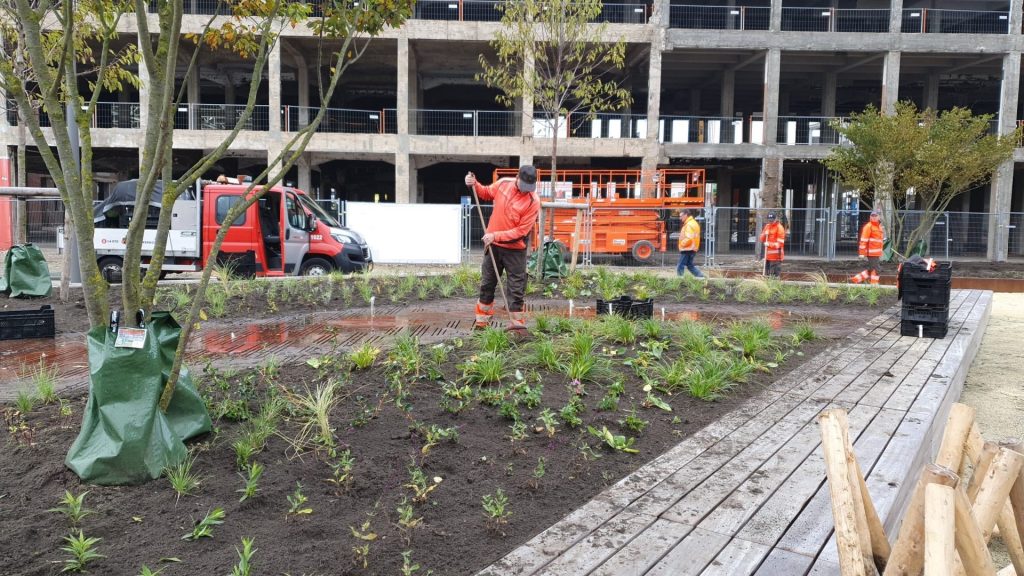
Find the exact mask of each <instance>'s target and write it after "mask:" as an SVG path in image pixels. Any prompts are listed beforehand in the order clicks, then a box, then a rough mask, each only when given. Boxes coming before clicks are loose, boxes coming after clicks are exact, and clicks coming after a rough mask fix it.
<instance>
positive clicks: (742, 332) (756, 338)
mask: <svg viewBox="0 0 1024 576" xmlns="http://www.w3.org/2000/svg"><path fill="white" fill-rule="evenodd" d="M729 337H730V338H732V339H733V340H734V341H735V342H736V345H737V347H738V348H739V349H738V352H741V353H742V354H743V356H744V357H746V358H756V357H757V356H758V355H759V354H760V353H761V351H763V350H765V349H768V348H770V347H772V346H773V343H772V328H771V326H769V325H768V323H767V322H765V321H763V320H752V321H749V322H734V323H733V324H732V326H730V328H729Z"/></svg>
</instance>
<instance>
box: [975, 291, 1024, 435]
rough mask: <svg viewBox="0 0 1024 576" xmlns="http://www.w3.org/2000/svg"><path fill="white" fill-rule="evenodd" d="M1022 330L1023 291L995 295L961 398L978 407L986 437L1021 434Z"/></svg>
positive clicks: (1023, 409) (1023, 420)
mask: <svg viewBox="0 0 1024 576" xmlns="http://www.w3.org/2000/svg"><path fill="white" fill-rule="evenodd" d="M1022 333H1024V294H1001V293H1000V294H995V296H994V298H993V300H992V318H991V320H990V321H989V324H988V329H987V330H986V331H985V338H984V340H982V342H981V350H980V351H979V352H978V356H977V357H976V358H975V360H974V363H973V364H972V365H971V370H970V372H969V373H968V374H967V384H966V385H965V386H964V392H963V396H962V397H961V400H960V401H961V402H963V403H964V404H968V405H970V406H973V407H974V408H975V410H977V416H976V418H977V421H978V426H979V428H980V429H981V432H982V434H983V435H984V436H985V438H986V439H992V440H997V439H999V438H1005V437H1007V436H1014V437H1018V438H1021V437H1024V386H1022V385H1021V371H1022V370H1024V355H1022V354H1021V334H1022Z"/></svg>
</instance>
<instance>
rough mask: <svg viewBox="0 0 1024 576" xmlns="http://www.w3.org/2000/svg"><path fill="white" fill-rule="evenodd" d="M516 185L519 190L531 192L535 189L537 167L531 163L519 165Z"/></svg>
mask: <svg viewBox="0 0 1024 576" xmlns="http://www.w3.org/2000/svg"><path fill="white" fill-rule="evenodd" d="M516 186H517V187H518V188H519V190H520V191H521V192H533V191H534V190H536V189H537V169H536V168H534V167H533V165H532V164H524V165H522V166H520V167H519V177H518V180H517V182H516Z"/></svg>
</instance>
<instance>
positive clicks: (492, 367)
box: [461, 352, 508, 384]
mask: <svg viewBox="0 0 1024 576" xmlns="http://www.w3.org/2000/svg"><path fill="white" fill-rule="evenodd" d="M461 368H462V375H463V377H464V378H465V379H466V381H468V382H470V383H472V384H490V383H495V382H501V379H502V378H504V377H505V376H506V375H507V373H508V360H507V358H506V357H505V356H504V355H503V354H502V353H500V352H481V353H480V354H477V355H475V356H471V357H470V358H469V360H467V361H466V362H464V363H463V364H462V366H461Z"/></svg>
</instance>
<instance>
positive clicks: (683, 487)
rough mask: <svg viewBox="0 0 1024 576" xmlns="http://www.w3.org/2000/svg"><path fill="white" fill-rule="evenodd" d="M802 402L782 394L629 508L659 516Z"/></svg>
mask: <svg viewBox="0 0 1024 576" xmlns="http://www.w3.org/2000/svg"><path fill="white" fill-rule="evenodd" d="M800 404H801V402H800V400H799V399H797V398H793V397H788V396H781V397H779V400H778V401H776V402H774V403H773V404H771V405H770V406H769V407H768V408H766V409H765V410H764V411H762V412H761V413H760V414H758V415H757V416H756V417H754V418H752V419H751V420H749V421H748V422H747V423H745V424H744V425H743V426H741V427H739V428H737V429H736V431H735V432H733V433H732V434H729V435H728V436H726V437H725V438H723V439H722V440H721V441H720V442H717V443H716V444H714V445H712V446H710V447H709V448H708V449H707V450H705V451H704V452H703V453H701V454H700V455H699V456H697V457H696V458H694V459H692V460H691V461H690V462H688V463H687V464H686V466H685V467H684V468H682V469H680V470H678V471H677V472H675V473H674V474H672V475H671V476H669V477H668V478H666V479H665V481H664V482H662V483H660V484H658V485H657V486H655V487H654V488H652V489H651V490H649V491H648V492H647V493H646V494H644V495H643V496H641V497H639V498H637V499H636V500H635V501H634V502H633V503H632V504H630V505H629V509H630V510H631V511H633V512H639V513H645V514H651V515H653V516H660V515H661V514H662V512H664V511H665V510H667V509H669V508H670V507H672V506H673V505H674V504H675V503H676V502H678V501H679V500H680V499H682V498H683V497H685V496H686V495H687V494H688V493H689V492H690V491H691V490H693V489H694V488H695V487H696V486H697V485H698V484H700V483H701V482H702V481H703V480H704V479H705V478H707V477H708V476H710V475H711V474H713V473H715V471H717V470H718V469H719V468H721V467H722V466H723V465H724V464H726V463H727V462H729V461H730V460H731V459H732V458H733V457H734V456H735V455H736V454H739V453H740V452H742V451H743V450H744V449H746V448H747V447H748V446H749V445H751V444H752V443H753V442H754V441H756V440H757V439H758V438H759V437H760V436H761V435H762V434H764V433H765V431H767V430H769V429H771V428H772V426H774V425H775V424H776V423H778V422H779V421H781V420H785V419H786V415H787V414H788V413H789V412H790V411H792V410H793V409H794V408H795V407H797V406H800Z"/></svg>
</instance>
